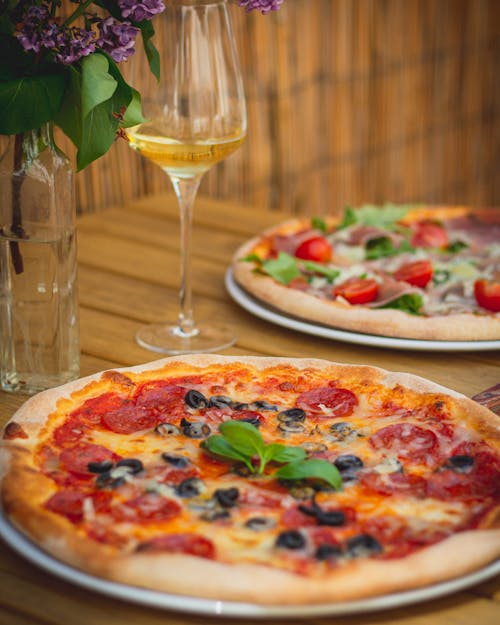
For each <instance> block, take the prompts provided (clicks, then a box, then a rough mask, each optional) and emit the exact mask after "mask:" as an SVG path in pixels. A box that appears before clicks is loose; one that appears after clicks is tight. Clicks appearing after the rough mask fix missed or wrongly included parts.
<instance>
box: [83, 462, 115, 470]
mask: <svg viewBox="0 0 500 625" xmlns="http://www.w3.org/2000/svg"><path fill="white" fill-rule="evenodd" d="M112 467H113V463H112V462H111V460H103V461H102V462H89V463H88V465H87V469H88V470H89V471H90V472H91V473H106V471H109V470H110V469H111V468H112Z"/></svg>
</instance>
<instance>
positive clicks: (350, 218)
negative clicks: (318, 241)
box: [337, 206, 357, 230]
mask: <svg viewBox="0 0 500 625" xmlns="http://www.w3.org/2000/svg"><path fill="white" fill-rule="evenodd" d="M356 222H357V218H356V213H355V212H354V209H353V208H352V207H351V206H346V207H345V209H344V217H343V219H342V221H341V222H340V224H339V225H338V226H337V230H342V229H344V228H348V227H349V226H352V224H355V223H356Z"/></svg>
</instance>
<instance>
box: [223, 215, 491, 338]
mask: <svg viewBox="0 0 500 625" xmlns="http://www.w3.org/2000/svg"><path fill="white" fill-rule="evenodd" d="M233 273H234V277H235V279H236V281H237V282H238V283H239V284H240V285H241V286H243V287H244V288H245V289H246V290H247V291H249V292H250V293H251V294H252V295H254V296H256V297H257V298H258V299H260V300H262V301H263V302H264V303H266V304H270V305H272V306H274V307H276V308H278V309H280V310H281V311H283V312H285V313H288V314H291V315H295V316H297V317H301V318H303V319H306V320H307V321H311V322H317V323H321V324H324V325H327V326H332V327H337V328H342V329H346V330H352V331H356V332H363V333H368V334H375V335H385V336H391V337H400V338H415V339H424V340H457V341H458V340H466V341H476V340H477V341H479V340H495V339H500V209H474V210H472V209H467V208H462V207H455V208H443V207H408V206H397V205H386V206H383V207H377V206H364V207H361V208H359V209H357V210H352V209H346V211H345V214H344V216H343V218H342V219H338V218H336V217H325V218H312V219H311V218H297V219H293V220H291V221H287V222H285V223H283V224H280V225H278V226H275V227H274V228H271V229H270V230H268V231H267V232H265V233H264V234H262V235H260V236H257V237H255V238H254V239H252V240H251V241H249V242H247V243H245V244H244V245H243V246H242V247H241V248H240V249H239V250H238V251H237V253H236V255H235V257H234V262H233Z"/></svg>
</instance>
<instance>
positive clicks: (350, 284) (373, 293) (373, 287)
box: [333, 278, 378, 304]
mask: <svg viewBox="0 0 500 625" xmlns="http://www.w3.org/2000/svg"><path fill="white" fill-rule="evenodd" d="M333 294H334V295H335V297H336V296H337V295H341V296H342V297H343V298H344V299H346V300H347V301H348V302H349V304H368V303H369V302H373V300H374V299H375V298H376V297H377V294H378V284H377V283H376V281H375V280H372V279H370V278H349V280H346V281H345V282H343V283H342V284H339V285H338V286H336V287H335V288H334V289H333Z"/></svg>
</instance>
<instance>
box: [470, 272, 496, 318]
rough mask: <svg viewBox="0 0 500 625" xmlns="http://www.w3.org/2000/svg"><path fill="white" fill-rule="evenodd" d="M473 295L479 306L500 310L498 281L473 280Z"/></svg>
mask: <svg viewBox="0 0 500 625" xmlns="http://www.w3.org/2000/svg"><path fill="white" fill-rule="evenodd" d="M474 295H475V297H476V302H477V303H478V304H479V306H482V307H483V308H486V310H491V311H493V312H500V282H493V281H492V280H476V282H474Z"/></svg>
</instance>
